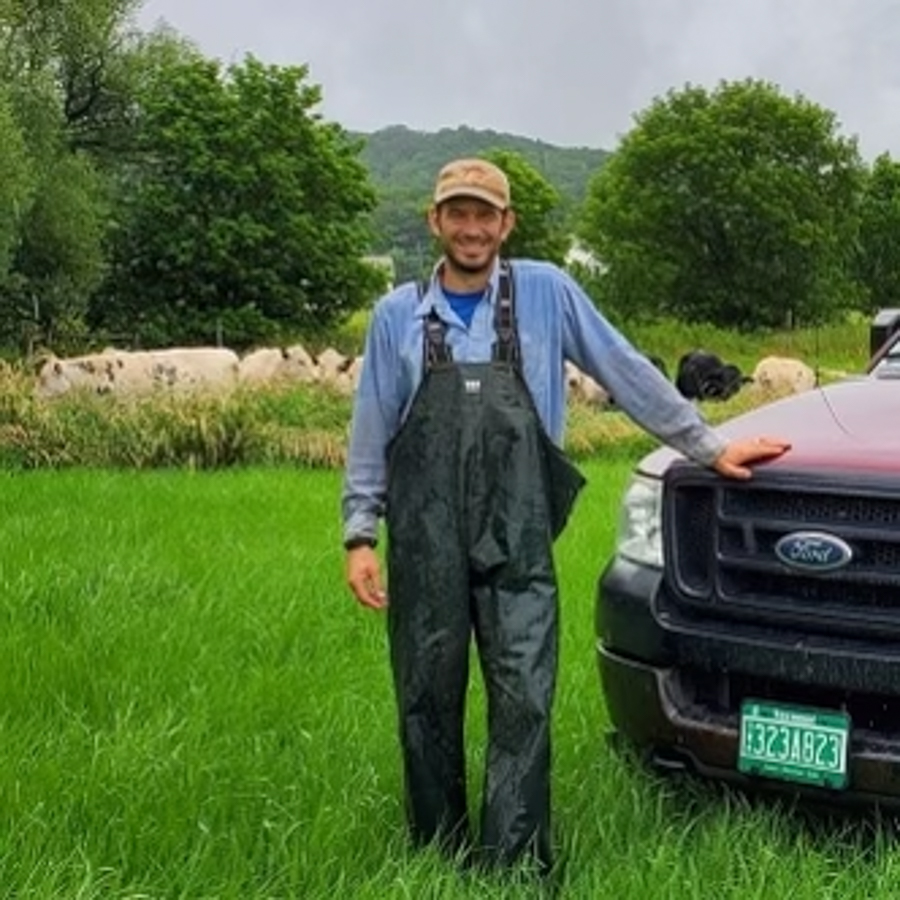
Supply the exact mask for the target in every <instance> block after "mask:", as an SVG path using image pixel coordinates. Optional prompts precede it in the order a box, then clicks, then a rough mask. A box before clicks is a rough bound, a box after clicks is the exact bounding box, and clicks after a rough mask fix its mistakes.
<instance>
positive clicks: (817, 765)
mask: <svg viewBox="0 0 900 900" xmlns="http://www.w3.org/2000/svg"><path fill="white" fill-rule="evenodd" d="M849 742H850V717H849V716H848V715H847V714H846V713H842V712H833V711H830V710H829V711H826V710H820V709H809V708H804V707H800V706H780V705H776V704H773V703H766V702H764V701H761V700H745V701H744V703H743V704H742V706H741V742H740V750H739V752H738V770H739V771H741V772H746V773H747V774H751V775H764V776H766V777H768V778H780V779H783V780H785V781H794V782H797V783H799V784H813V785H818V786H820V787H830V788H843V787H846V785H847V747H848V744H849Z"/></svg>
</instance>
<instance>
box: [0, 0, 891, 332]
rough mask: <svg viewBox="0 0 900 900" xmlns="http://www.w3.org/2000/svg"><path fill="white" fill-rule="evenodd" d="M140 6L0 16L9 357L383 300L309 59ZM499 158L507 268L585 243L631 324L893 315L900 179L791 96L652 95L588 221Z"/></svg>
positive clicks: (349, 177)
mask: <svg viewBox="0 0 900 900" xmlns="http://www.w3.org/2000/svg"><path fill="white" fill-rule="evenodd" d="M136 2H137V0H79V3H78V4H74V3H66V4H60V3H58V2H57V0H2V3H0V72H2V78H0V166H2V171H3V174H4V177H3V179H0V343H2V344H3V345H5V346H11V345H14V344H17V343H19V342H20V341H22V340H23V338H24V339H25V341H26V342H28V343H33V342H34V341H35V340H40V341H42V342H44V343H48V344H50V345H51V346H52V347H54V349H59V348H60V347H62V348H65V349H68V348H69V347H72V346H84V345H85V344H86V343H95V344H96V343H100V342H103V341H107V340H116V341H119V342H121V341H123V340H127V341H129V342H137V343H141V344H144V345H151V344H152V345H163V344H172V343H181V342H190V343H194V342H210V341H213V340H216V339H217V338H223V337H224V339H225V340H226V341H227V343H229V344H230V345H232V346H235V347H239V348H240V347H243V346H249V345H251V344H253V343H259V342H263V341H272V340H284V339H290V338H293V337H303V336H307V335H309V334H310V333H312V332H317V331H321V330H323V329H326V328H328V327H329V326H331V325H333V324H336V323H340V322H341V321H342V320H343V319H344V318H345V317H346V316H348V315H349V314H350V313H351V312H352V311H354V310H355V309H357V308H360V307H362V306H364V305H366V304H368V303H370V302H371V301H372V300H373V298H374V297H375V296H377V294H378V293H379V291H380V290H381V289H382V288H383V277H384V276H383V274H382V273H381V271H380V270H379V269H377V268H374V267H372V266H370V265H369V264H367V263H366V262H365V261H364V257H365V256H366V254H367V253H370V252H372V251H373V250H378V249H381V248H382V246H383V243H384V234H385V228H387V227H388V226H386V224H385V221H384V217H383V215H382V213H383V209H382V208H381V207H379V204H378V196H377V193H376V190H375V189H374V188H373V182H372V178H371V173H370V172H369V171H368V170H367V167H366V165H365V164H364V161H363V158H362V156H361V151H362V150H363V149H364V148H363V146H362V145H361V142H360V141H359V140H357V139H354V138H352V137H351V136H350V135H349V134H348V133H347V132H346V131H344V130H343V129H342V128H341V127H340V126H339V125H337V124H334V123H329V122H326V121H324V120H323V119H322V117H321V115H320V114H319V112H318V107H319V105H320V102H321V91H320V89H319V87H318V86H316V85H314V84H311V83H310V81H309V73H308V71H307V69H306V68H305V67H304V66H286V67H279V66H270V65H265V64H263V63H261V62H260V61H258V60H255V59H253V58H252V57H251V58H247V59H246V60H245V61H244V62H243V63H241V64H240V65H235V66H230V67H228V68H224V67H223V66H222V65H221V64H220V63H219V62H217V61H214V60H209V59H206V58H204V57H203V56H202V55H201V54H200V53H199V52H198V51H197V50H196V48H194V47H193V46H192V45H191V44H189V43H188V42H186V41H185V40H183V39H182V38H180V37H179V36H178V35H177V34H175V33H173V32H170V31H165V30H163V31H155V32H152V33H149V34H148V33H142V32H140V31H139V30H137V29H136V28H135V27H134V25H133V15H134V12H135V6H136ZM486 155H488V156H490V157H491V158H492V159H494V161H495V162H497V163H498V164H499V165H501V166H502V167H503V168H504V169H505V170H506V171H507V172H508V173H509V176H510V179H511V181H512V184H513V195H514V198H515V203H516V206H517V212H518V217H519V227H518V228H517V230H516V231H515V233H514V234H513V237H512V240H511V242H510V246H509V250H510V253H511V254H514V255H523V256H537V257H543V258H548V259H552V260H555V261H557V262H562V261H563V259H564V258H565V254H566V251H567V249H568V247H569V244H570V242H571V239H572V236H573V235H577V236H578V238H579V239H580V241H581V242H582V243H583V244H584V245H585V246H586V247H587V248H588V249H590V250H591V251H592V252H593V253H594V255H595V257H596V259H598V260H599V261H600V266H599V268H595V269H593V270H580V271H579V272H578V273H577V274H578V275H579V277H582V278H583V279H584V280H585V282H586V284H587V286H588V287H589V289H590V290H591V292H592V293H593V294H594V296H595V297H596V299H597V301H598V303H601V304H603V305H604V306H605V308H607V309H608V310H609V311H610V312H611V313H612V314H613V315H615V316H618V317H619V318H622V319H624V318H633V317H635V316H640V317H644V318H655V317H662V316H674V317H678V318H682V319H687V320H698V321H709V322H713V323H716V324H719V325H723V326H726V327H736V328H757V327H767V326H777V325H783V324H784V323H785V322H786V321H791V322H802V323H810V322H813V321H825V320H828V319H832V318H834V317H835V316H838V315H841V314H844V313H845V312H846V311H847V310H848V309H850V308H861V309H866V310H868V309H871V308H872V307H879V306H885V305H891V304H896V303H897V300H896V299H895V298H896V297H897V294H896V288H897V286H898V282H900V257H898V250H897V247H898V241H897V235H898V231H900V168H898V164H896V163H894V162H893V161H892V160H891V159H890V158H889V157H887V156H884V157H881V158H879V159H878V160H876V161H875V163H874V164H873V165H872V166H867V165H866V164H865V163H864V162H863V161H862V160H861V158H860V155H859V152H858V150H857V147H856V143H855V141H854V140H852V139H849V138H845V137H842V136H841V135H840V134H839V133H838V125H837V122H836V120H835V117H834V116H833V114H832V113H830V112H828V111H827V110H824V109H822V108H821V107H819V106H817V105H816V104H814V103H811V102H809V101H807V100H805V99H803V98H800V97H792V98H789V97H785V96H783V95H782V94H781V93H780V92H779V90H778V89H777V88H776V87H774V86H772V85H770V84H766V83H763V82H756V81H746V82H736V83H722V84H721V85H719V86H718V87H717V88H716V89H715V90H712V91H707V90H705V89H703V88H698V87H690V86H689V87H687V88H685V89H683V90H680V91H673V92H671V93H669V94H668V95H667V96H665V97H662V98H659V99H657V100H656V101H654V103H653V104H651V106H650V107H649V108H648V109H647V110H645V111H644V112H642V113H641V114H640V115H638V116H637V117H636V121H635V125H634V128H633V129H632V131H631V132H630V133H629V134H628V135H626V137H625V138H624V139H623V141H622V142H621V145H620V147H619V148H618V149H617V150H616V152H615V153H614V154H612V156H611V157H609V158H608V159H607V160H606V161H605V162H603V163H602V164H601V165H599V166H598V169H597V171H596V173H595V174H594V175H593V176H592V178H591V179H590V182H589V187H588V189H587V195H586V198H585V199H584V202H583V203H581V204H579V205H578V206H577V208H573V204H572V202H571V197H563V198H562V199H561V197H560V193H559V192H558V190H557V189H556V187H555V186H554V185H553V184H552V183H551V181H550V180H549V179H548V178H547V177H546V174H545V173H544V172H542V171H541V169H540V167H539V166H537V165H535V163H534V162H533V161H528V160H526V159H525V158H524V156H523V155H522V154H520V153H519V152H517V151H515V150H511V149H509V148H506V149H495V150H493V151H490V152H488V153H487V154H486ZM427 200H428V198H427V192H425V193H423V195H422V196H420V197H418V198H417V199H416V198H413V197H412V196H410V210H411V211H410V212H409V213H408V214H407V218H406V219H405V220H404V221H403V222H398V223H394V224H393V225H391V226H390V227H392V228H393V227H402V228H404V229H405V231H406V233H407V234H408V235H409V234H411V233H412V231H413V229H418V230H419V233H420V234H421V241H422V243H421V244H420V245H419V251H418V253H417V255H418V259H417V267H418V268H419V269H421V268H423V267H426V266H427V265H428V264H429V263H430V260H431V257H432V253H433V249H434V248H433V246H432V245H431V244H430V242H429V240H428V237H427V233H426V231H425V227H424V221H423V214H424V209H425V205H426V204H427ZM379 230H380V231H381V240H380V241H379V235H378V231H379ZM404 274H407V273H404ZM408 274H411V275H412V274H419V273H418V272H410V273H408Z"/></svg>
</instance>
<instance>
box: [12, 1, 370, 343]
mask: <svg viewBox="0 0 900 900" xmlns="http://www.w3.org/2000/svg"><path fill="white" fill-rule="evenodd" d="M135 9H136V4H135V2H133V0H79V2H78V3H77V4H76V3H64V4H61V3H59V2H57V0H4V2H3V3H2V4H0V72H2V77H0V171H2V172H3V178H2V179H0V343H2V344H4V345H6V346H10V345H14V344H17V343H19V342H20V341H21V340H22V339H23V338H24V339H25V341H26V342H27V343H29V344H33V342H34V341H35V340H36V339H37V340H40V341H41V342H43V343H49V344H50V345H53V346H55V347H59V346H60V345H64V346H71V345H77V344H84V343H86V342H87V341H91V342H99V341H102V340H109V339H113V340H119V341H122V340H127V341H129V342H137V343H142V344H145V345H150V344H170V343H176V342H191V343H193V342H209V341H211V340H214V339H215V338H216V336H221V335H223V334H224V335H225V336H226V337H227V340H228V342H229V343H230V344H232V345H234V346H238V347H240V346H245V345H249V344H252V343H255V342H260V341H263V340H267V339H277V338H280V337H288V336H291V335H296V334H298V333H302V332H304V331H306V332H308V331H311V330H317V329H322V328H327V327H328V326H329V325H330V324H332V323H334V322H337V321H340V320H341V319H342V318H343V317H344V316H346V315H347V314H348V313H349V312H351V311H352V310H353V309H355V308H357V307H358V306H360V305H362V304H364V303H366V302H369V301H371V300H372V298H373V297H374V296H376V295H377V293H378V292H379V291H380V290H381V289H382V288H383V282H384V275H383V274H382V273H381V272H380V271H378V270H377V269H374V268H373V267H371V266H370V265H368V264H366V263H365V262H364V257H365V255H366V253H367V252H368V251H369V248H370V246H371V235H370V232H369V215H370V213H371V211H372V210H373V209H374V207H375V204H376V196H375V192H374V189H373V188H372V186H371V184H370V181H369V176H368V172H367V171H366V168H365V166H364V165H363V163H362V162H361V161H360V159H359V145H358V142H356V141H353V140H351V139H350V138H349V136H348V135H347V133H346V132H345V131H344V130H343V129H341V128H340V127H338V126H337V125H334V124H330V123H327V122H325V121H323V120H322V118H321V116H320V115H319V113H318V111H317V107H318V105H319V104H320V102H321V92H320V90H319V88H318V87H317V86H315V85H312V84H310V83H309V80H308V72H307V69H306V68H305V67H303V66H296V67H290V66H288V67H278V66H267V65H263V64H262V63H260V62H259V61H257V60H255V59H253V58H248V59H247V60H246V61H245V62H244V63H243V64H241V65H236V66H232V67H229V68H227V69H224V68H223V67H222V66H221V65H220V63H218V62H217V61H212V60H209V59H206V58H204V57H203V56H202V55H201V54H200V53H199V52H198V51H197V50H196V49H195V48H194V47H193V46H192V45H190V44H189V43H188V42H186V41H184V40H183V39H181V38H180V37H179V36H178V35H176V34H175V33H173V32H171V31H166V30H162V31H155V32H153V33H150V34H146V33H142V32H140V31H139V30H137V29H136V28H135V27H134V26H133V15H134V12H135Z"/></svg>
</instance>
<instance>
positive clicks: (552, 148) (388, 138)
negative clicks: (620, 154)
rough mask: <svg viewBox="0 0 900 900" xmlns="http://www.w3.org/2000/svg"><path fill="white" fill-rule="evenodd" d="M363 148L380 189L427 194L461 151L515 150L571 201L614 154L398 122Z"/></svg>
mask: <svg viewBox="0 0 900 900" xmlns="http://www.w3.org/2000/svg"><path fill="white" fill-rule="evenodd" d="M354 136H355V137H358V138H361V139H362V140H363V141H364V142H365V145H364V149H363V151H362V154H361V158H362V160H363V162H365V164H366V166H367V167H368V169H369V172H370V173H371V176H372V181H373V183H374V184H375V186H376V187H377V188H378V190H379V192H380V193H382V194H385V193H388V194H390V193H402V194H406V195H409V194H410V193H417V194H420V195H426V196H427V193H428V191H429V190H430V189H431V186H432V184H433V183H434V177H435V175H436V174H437V171H438V169H439V168H440V167H441V166H442V165H443V164H444V163H445V162H447V161H448V160H450V159H453V158H455V157H460V156H477V155H479V154H480V153H483V152H485V151H487V150H498V149H499V150H511V151H514V152H516V153H519V154H520V155H521V156H522V157H524V158H525V159H526V160H528V162H530V163H531V164H532V165H533V166H534V167H535V168H536V169H537V170H538V171H539V172H540V173H541V174H542V175H543V176H544V177H545V178H546V179H547V180H548V181H549V182H550V183H551V184H552V185H553V186H554V187H555V188H556V190H557V191H559V193H560V195H561V196H562V197H563V199H564V200H565V201H567V202H570V203H571V202H574V203H579V202H580V201H581V200H582V199H583V197H584V193H585V189H586V187H587V183H588V180H589V179H590V177H591V176H592V175H593V174H594V172H596V170H597V169H598V168H599V167H600V166H601V165H602V164H603V161H604V160H605V159H606V157H607V156H608V155H609V153H608V152H607V151H605V150H598V149H593V148H590V147H558V146H556V145H554V144H547V143H544V142H543V141H538V140H534V139H532V138H526V137H521V136H518V135H514V134H505V133H502V132H497V131H491V130H477V129H474V128H468V127H466V126H461V127H459V128H454V129H450V128H444V129H441V130H440V131H436V132H423V131H413V130H412V129H410V128H407V127H406V126H404V125H392V126H390V127H388V128H383V129H381V130H379V131H375V132H372V133H370V134H356V135H354Z"/></svg>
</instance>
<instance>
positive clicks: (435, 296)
mask: <svg viewBox="0 0 900 900" xmlns="http://www.w3.org/2000/svg"><path fill="white" fill-rule="evenodd" d="M443 265H444V260H443V258H441V259H440V260H438V262H437V263H436V264H435V266H434V268H433V269H432V270H431V277H430V278H429V280H428V289H427V290H426V291H425V293H424V294H423V295H422V299H421V300H420V301H419V305H418V306H417V307H416V312H415V314H416V316H417V317H418V318H425V317H426V316H427V315H428V314H429V313H430V312H431V311H432V310H434V311H435V312H436V313H437V314H438V316H440V318H442V319H446V317H447V315H448V314H449V312H450V304H449V303H448V302H447V298H446V297H445V296H444V292H443V290H441V280H440V274H441V269H442V268H443ZM499 281H500V259H499V257H498V258H497V259H495V260H494V267H493V269H492V270H491V277H490V278H489V279H488V283H487V286H486V287H485V289H484V299H485V300H487V302H488V303H493V302H494V297H496V296H497V285H498V283H499Z"/></svg>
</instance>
